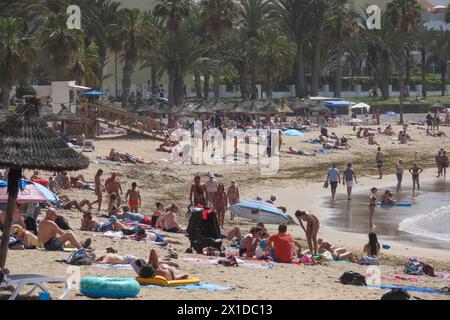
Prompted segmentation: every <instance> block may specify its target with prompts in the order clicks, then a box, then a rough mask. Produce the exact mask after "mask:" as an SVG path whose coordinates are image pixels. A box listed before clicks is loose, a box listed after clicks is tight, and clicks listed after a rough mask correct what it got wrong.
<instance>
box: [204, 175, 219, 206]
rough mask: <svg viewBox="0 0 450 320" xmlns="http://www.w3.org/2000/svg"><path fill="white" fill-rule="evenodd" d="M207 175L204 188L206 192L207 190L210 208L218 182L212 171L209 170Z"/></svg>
mask: <svg viewBox="0 0 450 320" xmlns="http://www.w3.org/2000/svg"><path fill="white" fill-rule="evenodd" d="M208 176H209V179H208V181H206V182H205V188H206V192H207V200H208V206H209V207H210V208H212V207H213V200H214V196H215V194H216V192H217V187H218V185H219V183H218V182H217V180H216V179H215V178H214V173H212V172H210V173H209V175H208Z"/></svg>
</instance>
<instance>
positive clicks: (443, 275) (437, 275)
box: [436, 272, 450, 279]
mask: <svg viewBox="0 0 450 320" xmlns="http://www.w3.org/2000/svg"><path fill="white" fill-rule="evenodd" d="M436 277H437V278H439V279H450V274H446V273H440V272H438V273H437V274H436Z"/></svg>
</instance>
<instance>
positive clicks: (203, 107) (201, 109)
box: [193, 102, 216, 114]
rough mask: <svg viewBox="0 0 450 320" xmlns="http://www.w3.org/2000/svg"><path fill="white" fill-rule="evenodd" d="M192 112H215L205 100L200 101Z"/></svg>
mask: <svg viewBox="0 0 450 320" xmlns="http://www.w3.org/2000/svg"><path fill="white" fill-rule="evenodd" d="M193 112H194V113H200V114H201V113H204V114H215V113H216V112H215V111H213V110H211V105H210V104H209V103H207V102H202V103H200V105H198V107H197V108H195V110H194V111H193Z"/></svg>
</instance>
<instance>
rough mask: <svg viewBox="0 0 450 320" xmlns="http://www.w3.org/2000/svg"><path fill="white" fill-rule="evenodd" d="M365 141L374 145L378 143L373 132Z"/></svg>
mask: <svg viewBox="0 0 450 320" xmlns="http://www.w3.org/2000/svg"><path fill="white" fill-rule="evenodd" d="M367 142H368V143H369V144H370V145H374V144H376V145H377V146H378V145H379V144H378V142H377V141H376V140H375V135H374V134H373V133H372V134H370V135H369V139H368V141H367Z"/></svg>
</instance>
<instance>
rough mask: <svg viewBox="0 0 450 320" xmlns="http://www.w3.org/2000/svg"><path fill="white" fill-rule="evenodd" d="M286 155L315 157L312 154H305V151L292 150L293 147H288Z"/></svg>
mask: <svg viewBox="0 0 450 320" xmlns="http://www.w3.org/2000/svg"><path fill="white" fill-rule="evenodd" d="M288 153H290V154H295V155H301V156H315V154H314V153H310V152H306V151H303V150H300V149H296V148H293V147H289V151H288Z"/></svg>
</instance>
